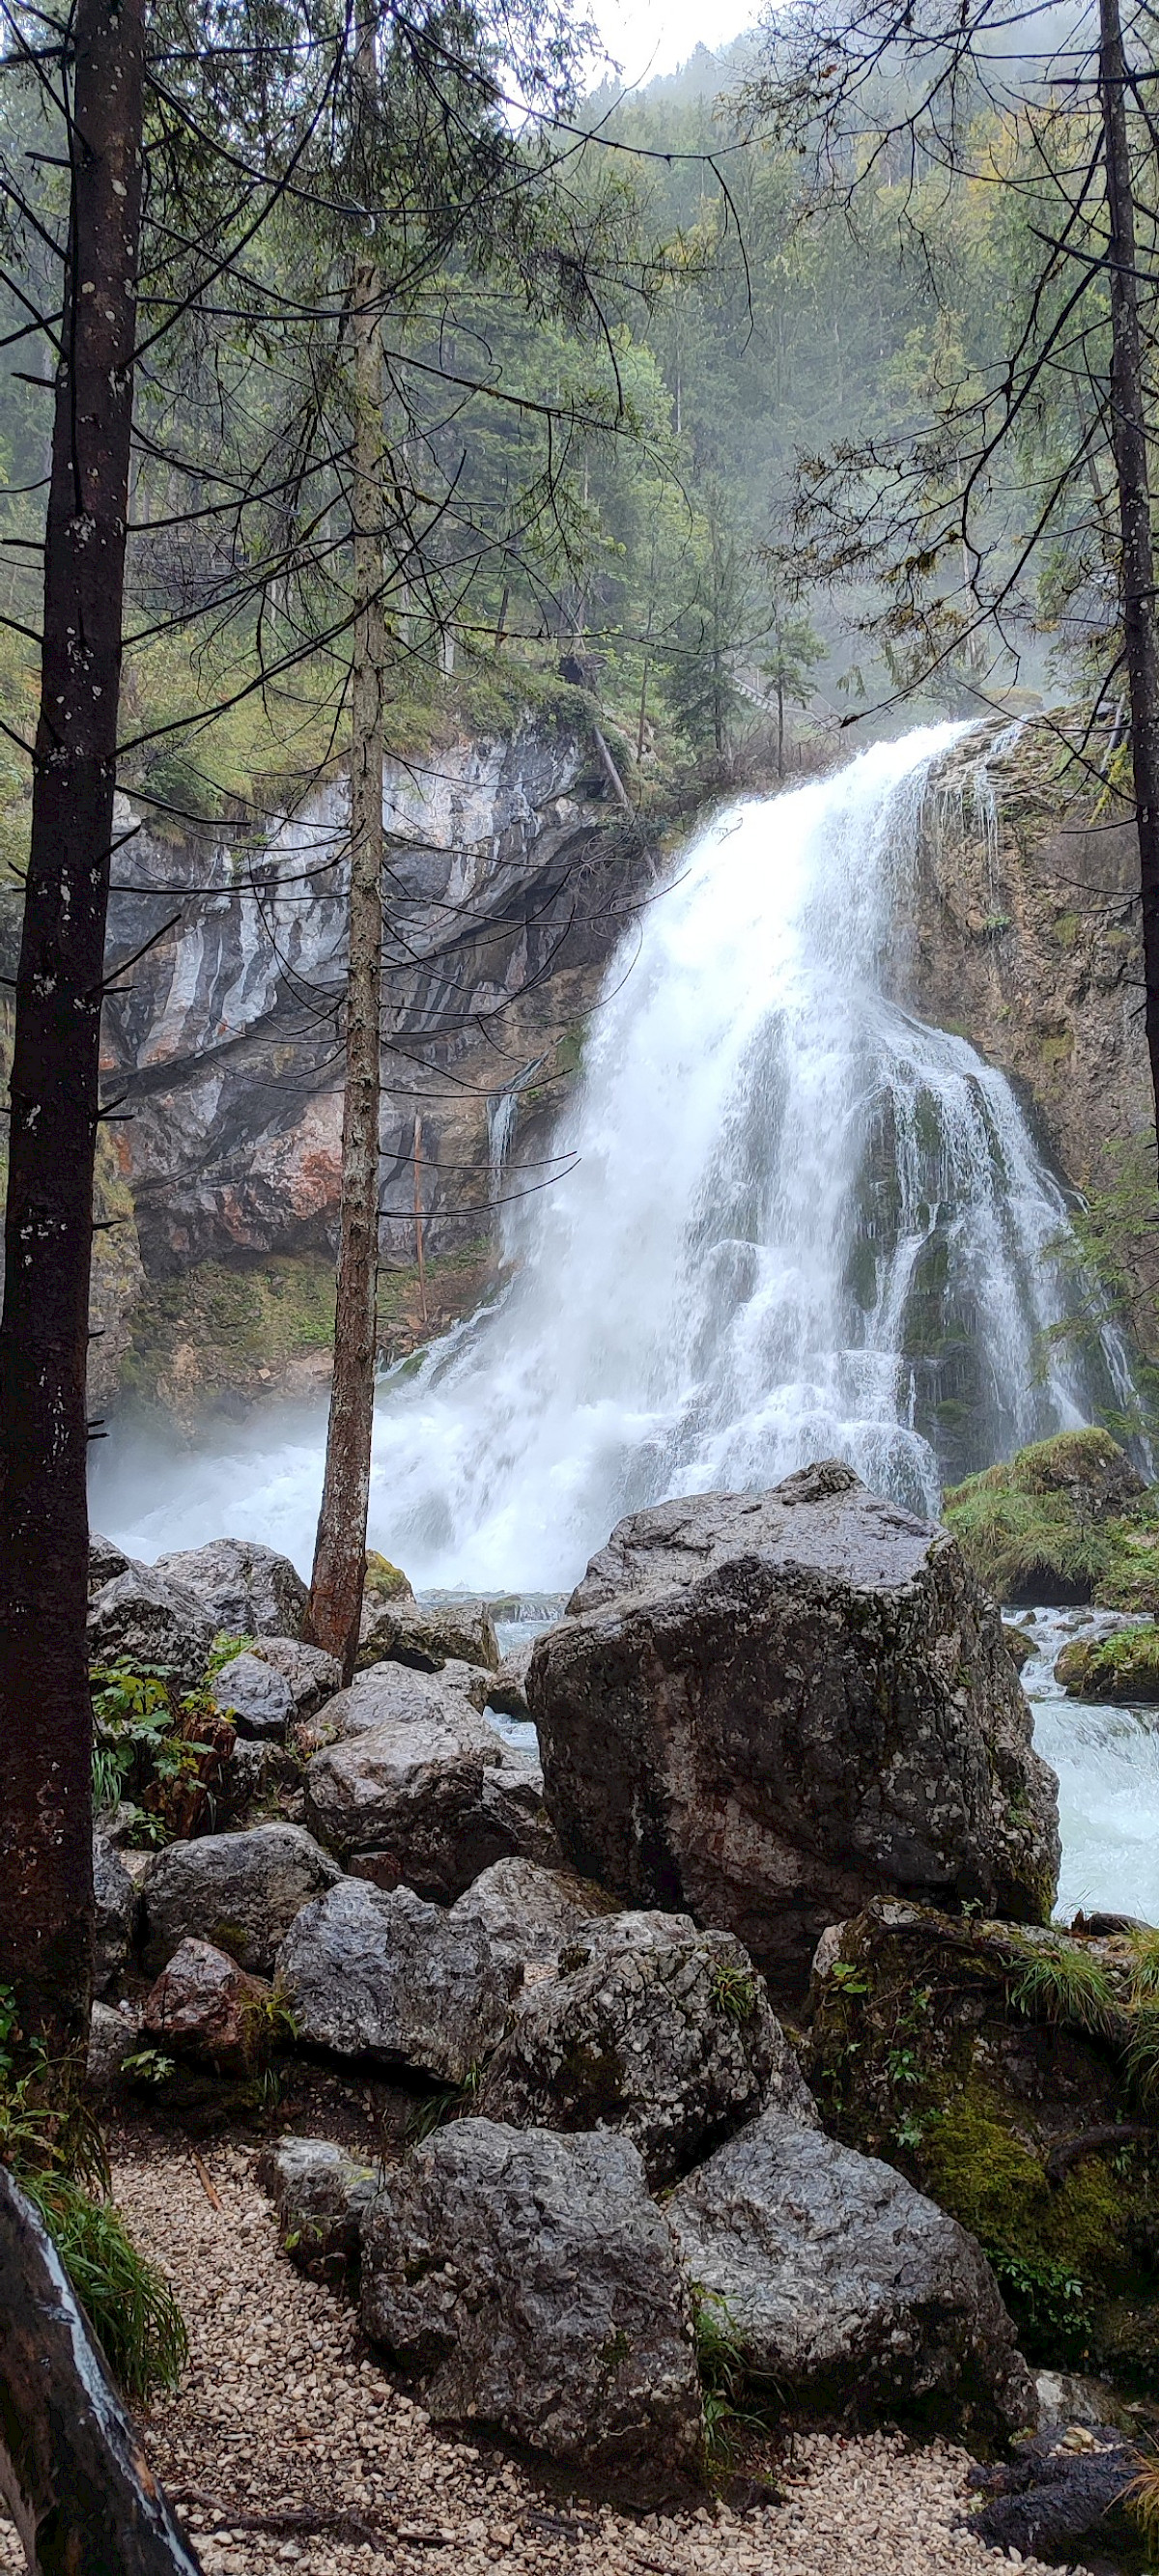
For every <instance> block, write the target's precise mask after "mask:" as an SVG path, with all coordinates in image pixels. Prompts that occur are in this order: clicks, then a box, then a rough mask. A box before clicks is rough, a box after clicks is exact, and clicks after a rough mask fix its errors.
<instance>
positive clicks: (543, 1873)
mask: <svg viewBox="0 0 1159 2576" xmlns="http://www.w3.org/2000/svg"><path fill="white" fill-rule="evenodd" d="M614 1911H615V1900H614V1898H612V1897H609V1896H605V1894H604V1892H603V1889H602V1888H599V1887H596V1886H594V1885H593V1884H592V1882H591V1881H590V1880H588V1879H583V1878H577V1877H576V1876H575V1874H574V1872H572V1871H570V1870H558V1869H542V1868H541V1867H540V1866H539V1863H538V1862H537V1861H531V1860H523V1859H521V1858H519V1857H518V1856H515V1857H513V1858H511V1859H509V1860H497V1861H494V1862H492V1865H491V1867H490V1869H485V1870H482V1871H481V1872H480V1874H479V1876H478V1878H477V1879H476V1880H475V1881H474V1883H473V1885H472V1886H470V1887H469V1888H467V1890H466V1892H465V1894H464V1895H462V1896H460V1897H457V1898H456V1900H455V1903H454V1904H453V1906H452V1907H451V1913H452V1916H453V1917H454V1919H455V1920H456V1921H457V1922H471V1923H477V1924H478V1925H479V1927H480V1929H481V1930H482V1931H483V1932H485V1933H486V1936H487V1939H488V1940H489V1942H490V1944H491V1947H492V1949H493V1951H494V1953H495V1956H496V1958H499V1959H502V1960H504V1961H505V1962H507V1963H508V1964H509V1965H510V1966H511V1967H513V1968H521V1969H522V1970H523V1973H524V1976H525V1977H526V1975H527V1973H528V1971H529V1970H531V1971H533V1972H534V1971H537V1970H538V1971H543V1970H545V1969H552V1970H553V1969H554V1968H555V1966H556V1963H557V1961H558V1958H559V1954H560V1951H561V1950H563V1949H566V1947H567V1945H568V1943H569V1942H571V1941H575V1940H577V1939H578V1938H579V1936H580V1934H581V1933H582V1932H583V1931H584V1930H586V1927H587V1925H588V1924H589V1923H590V1921H591V1919H592V1916H593V1915H596V1914H608V1913H612V1912H614Z"/></svg>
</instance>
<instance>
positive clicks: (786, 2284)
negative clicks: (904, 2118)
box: [667, 2111, 1038, 2441]
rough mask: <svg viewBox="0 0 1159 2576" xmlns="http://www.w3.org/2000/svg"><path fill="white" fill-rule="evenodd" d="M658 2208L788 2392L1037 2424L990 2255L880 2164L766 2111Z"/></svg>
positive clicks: (927, 2415)
mask: <svg viewBox="0 0 1159 2576" xmlns="http://www.w3.org/2000/svg"><path fill="white" fill-rule="evenodd" d="M667 2207H668V2216H669V2219H670V2221H671V2224H672V2227H673V2229H674V2231H675V2234H676V2238H677V2242H678V2244H679V2246H680V2250H681V2254H682V2256H683V2260H684V2264H685V2267H686V2270H687V2272H688V2275H689V2278H690V2279H692V2280H695V2281H696V2282H697V2283H698V2284H700V2285H701V2288H702V2291H707V2292H708V2293H709V2294H710V2296H711V2297H713V2298H715V2299H716V2300H718V2301H720V2300H722V2301H723V2302H724V2303H725V2306H726V2308H727V2312H728V2316H729V2319H730V2322H731V2324H732V2327H733V2328H734V2330H735V2332H736V2336H737V2340H738V2342H739V2343H740V2344H741V2346H742V2348H743V2351H744V2355H745V2360H746V2364H747V2367H748V2368H749V2370H750V2371H751V2372H752V2373H753V2374H754V2375H755V2376H756V2377H758V2378H761V2379H770V2380H772V2381H774V2382H775V2384H776V2385H777V2386H778V2387H779V2388H780V2389H781V2390H783V2391H784V2392H785V2394H786V2395H788V2396H790V2397H791V2398H793V2399H794V2400H796V2401H797V2402H800V2403H806V2404H807V2403H810V2402H812V2403H821V2404H823V2405H825V2406H832V2407H835V2408H837V2409H838V2410H839V2411H841V2412H845V2413H849V2414H852V2415H855V2416H858V2417H860V2418H862V2419H863V2420H864V2419H865V2418H872V2417H873V2416H874V2415H879V2414H882V2413H885V2414H890V2413H892V2412H894V2411H895V2410H897V2409H901V2410H903V2411H910V2412H912V2413H915V2414H917V2415H918V2416H919V2417H924V2419H925V2420H926V2422H927V2423H931V2424H937V2425H940V2426H941V2427H944V2428H945V2429H948V2430H951V2431H953V2432H955V2433H958V2434H962V2433H966V2434H969V2435H972V2436H973V2437H975V2438H977V2439H981V2440H989V2441H993V2440H998V2441H1007V2440H1009V2438H1010V2436H1011V2435H1012V2434H1014V2433H1017V2432H1019V2431H1021V2430H1024V2429H1025V2428H1026V2427H1027V2426H1029V2425H1032V2424H1034V2423H1036V2422H1037V2418H1038V2399H1037V2396H1036V2393H1035V2388H1034V2382H1033V2380H1032V2379H1031V2376H1030V2372H1029V2371H1028V2369H1027V2367H1026V2364H1025V2362H1024V2361H1023V2359H1022V2356H1021V2354H1020V2353H1019V2351H1018V2349H1017V2346H1016V2344H1015V2340H1014V2328H1013V2326H1012V2325H1011V2322H1010V2319H1009V2317H1008V2316H1007V2314H1006V2310H1005V2308H1004V2307H1003V2305H1002V2301H1001V2298H1000V2297H999V2294H998V2285H997V2282H996V2281H995V2279H994V2275H993V2273H992V2272H991V2270H990V2266H989V2264H988V2263H987V2262H986V2261H985V2258H984V2257H983V2255H982V2254H981V2253H980V2252H979V2249H978V2247H977V2245H976V2244H975V2243H974V2241H973V2239H972V2238H971V2237H969V2236H967V2235H966V2233H965V2231H964V2229H962V2228H961V2227H959V2226H957V2225H956V2224H955V2222H954V2220H953V2219H952V2218H947V2217H946V2216H945V2215H944V2213H943V2212H942V2211H941V2210H940V2209H935V2207H934V2204H933V2202H932V2201H930V2200H926V2199H924V2198H923V2196H922V2194H921V2193H920V2192H916V2191H914V2189H913V2188H912V2186H911V2185H910V2184H909V2183H907V2182H905V2181H904V2180H903V2178H902V2176H901V2175H900V2174H897V2173H894V2172H892V2171H891V2170H890V2167H889V2166H888V2165H884V2164H878V2163H877V2162H876V2160H875V2159H874V2158H873V2157H870V2156H859V2155H854V2154H852V2153H851V2152H850V2150H849V2149H848V2148H846V2147H842V2146H839V2145H838V2144H837V2143H836V2141H835V2140H834V2139H832V2138H826V2137H823V2136H822V2135H821V2132H820V2131H819V2130H818V2129H806V2128H802V2127H800V2126H799V2124H798V2123H797V2122H796V2121H795V2120H793V2119H792V2118H791V2117H787V2116H786V2115H785V2113H784V2112H781V2111H766V2112H765V2113H763V2114H762V2117H761V2118H760V2119H759V2120H755V2121H753V2123H752V2124H751V2126H750V2127H748V2128H746V2129H742V2130H741V2132H740V2134H739V2135H738V2136H737V2137H735V2138H732V2139H730V2140H729V2142H728V2144H727V2145H725V2146H723V2147H720V2148H718V2149H717V2152H716V2154H715V2155H714V2156H711V2157H710V2158H709V2160H708V2163H707V2164H705V2165H702V2166H701V2168H700V2170H699V2172H698V2173H694V2174H692V2175H690V2176H689V2178H688V2180H687V2181H686V2182H683V2183H681V2184H680V2185H679V2186H678V2188H677V2190H676V2191H675V2192H674V2193H673V2195H672V2197H671V2199H670V2201H669V2202H668V2204H667Z"/></svg>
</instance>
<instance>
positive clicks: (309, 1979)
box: [276, 1878, 517, 2084]
mask: <svg viewBox="0 0 1159 2576" xmlns="http://www.w3.org/2000/svg"><path fill="white" fill-rule="evenodd" d="M276 1964H277V1978H278V1983H279V1985H280V1987H281V1988H282V1990H283V1991H284V1993H285V1995H286V1998H287V2001H288V2003H289V2006H290V2010H291V2012H292V2014H293V2017H294V2024H295V2028H296V2030H297V2033H298V2037H299V2039H301V2040H302V2041H304V2042H305V2044H306V2046H307V2047H311V2048H326V2049H330V2050H332V2051H333V2053H334V2055H335V2056H337V2057H368V2058H374V2059H376V2060H377V2061H378V2063H379V2064H380V2065H388V2066H407V2067H412V2068H414V2069H415V2070H416V2072H418V2073H419V2074H423V2075H430V2076H433V2078H434V2079H435V2081H436V2082H437V2083H440V2084H461V2083H462V2082H463V2080H464V2078H465V2076H466V2075H467V2074H468V2073H469V2072H470V2069H471V2068H472V2067H473V2066H476V2065H478V2063H479V2061H480V2059H481V2058H483V2057H485V2056H486V2055H487V2053H488V2051H489V2050H490V2049H492V2048H493V2047H494V2045H495V2042H496V2040H497V2039H498V2037H499V2034H500V2031H501V2030H502V2028H503V2024H504V2021H505V2019H506V2015H507V2009H508V2005H509V2002H510V1998H511V1995H512V1992H513V1990H514V1986H515V1984H516V1983H517V1978H515V1977H513V1976H512V1975H511V1973H510V1972H509V1971H507V1970H505V1969H504V1968H503V1967H502V1966H501V1965H500V1963H499V1962H498V1961H497V1960H496V1958H495V1956H494V1954H493V1952H492V1950H491V1945H490V1943H489V1942H488V1940H487V1939H486V1936H485V1934H484V1933H483V1932H482V1931H481V1930H480V1928H479V1926H478V1925H477V1924H474V1923H464V1922H462V1921H455V1920H454V1918H453V1917H452V1916H451V1915H450V1914H446V1913H444V1912H443V1911H442V1909H441V1908H440V1907H439V1906H437V1905H424V1904H423V1903H422V1902H421V1900H420V1898H419V1897H417V1896H415V1895H414V1894H413V1893H412V1891H411V1889H410V1888H409V1887H399V1888H395V1889H394V1890H393V1891H392V1892H391V1893H389V1894H387V1893H384V1892H383V1891H382V1890H380V1889H379V1888H376V1887H370V1886H368V1885H367V1884H366V1882H365V1881H364V1880H362V1879H355V1878H344V1879H341V1880H340V1881H339V1883H338V1885H337V1886H336V1887H334V1888H332V1889H331V1891H330V1893H329V1895H327V1896H320V1897H317V1898H316V1899H315V1900H314V1901H313V1902H312V1903H311V1904H309V1905H305V1906H303V1908H302V1911H301V1913H300V1914H299V1915H298V1916H297V1918H296V1920H295V1922H294V1923H293V1924H292V1926H291V1928H290V1931H289V1932H288V1933H287V1936H286V1938H285V1940H284V1941H283V1943H282V1946H281V1949H280V1950H279V1952H278V1957H277V1963H276Z"/></svg>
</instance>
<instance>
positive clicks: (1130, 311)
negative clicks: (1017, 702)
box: [1099, 0, 1159, 1130]
mask: <svg viewBox="0 0 1159 2576" xmlns="http://www.w3.org/2000/svg"><path fill="white" fill-rule="evenodd" d="M1126 88H1127V75H1126V60H1125V56H1124V52H1123V33H1122V23H1121V19H1120V15H1119V0H1100V7H1099V94H1100V102H1101V107H1102V119H1103V167H1104V175H1105V181H1106V192H1107V213H1108V218H1109V224H1108V230H1109V240H1108V246H1107V257H1108V271H1109V276H1108V284H1109V290H1110V299H1111V344H1112V358H1111V440H1112V447H1113V450H1114V458H1115V475H1116V480H1117V483H1118V492H1119V525H1120V531H1121V535H1122V549H1123V556H1122V573H1121V582H1122V603H1123V649H1124V655H1125V659H1126V665H1127V685H1128V693H1129V697H1130V704H1131V760H1132V767H1133V772H1134V789H1135V815H1136V822H1137V826H1138V834H1139V882H1140V890H1141V894H1142V924H1143V982H1144V994H1145V1012H1144V1021H1145V1027H1146V1034H1147V1052H1148V1056H1149V1059H1150V1066H1151V1085H1152V1090H1153V1092H1154V1096H1155V1102H1156V1126H1157V1130H1159V649H1157V641H1156V627H1155V600H1154V584H1155V555H1154V547H1153V544H1152V537H1151V492H1150V477H1149V474H1148V467H1147V413H1146V401H1145V395H1144V366H1143V333H1142V329H1141V326H1140V320H1139V298H1138V288H1137V283H1136V276H1135V200H1134V188H1133V182H1132V177H1131V153H1130V143H1129V138H1128V132H1127V97H1126Z"/></svg>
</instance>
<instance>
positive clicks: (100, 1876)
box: [93, 1834, 141, 1996]
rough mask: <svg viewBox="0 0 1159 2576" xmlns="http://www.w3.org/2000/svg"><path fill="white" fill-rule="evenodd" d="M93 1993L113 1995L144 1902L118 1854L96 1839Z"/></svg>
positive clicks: (131, 1943) (127, 1956)
mask: <svg viewBox="0 0 1159 2576" xmlns="http://www.w3.org/2000/svg"><path fill="white" fill-rule="evenodd" d="M93 1896H94V1900H95V1909H96V1911H95V1922H94V1930H93V1992H94V1994H96V1995H99V1996H105V1995H110V1994H114V1993H115V1992H116V1989H117V1987H118V1985H119V1984H120V1982H121V1979H122V1977H123V1976H124V1973H125V1970H126V1968H127V1967H128V1964H129V1954H130V1951H131V1949H132V1946H133V1940H134V1936H135V1933H136V1929H137V1917H138V1914H139V1912H140V1905H141V1899H140V1895H139V1893H138V1890H137V1887H136V1885H135V1883H134V1880H133V1878H132V1877H131V1875H130V1873H129V1871H128V1870H127V1869H126V1867H125V1864H124V1862H123V1860H122V1858H121V1855H120V1853H119V1852H118V1851H115V1850H114V1848H113V1845H112V1844H111V1843H110V1842H108V1841H107V1840H106V1838H105V1836H104V1835H103V1834H94V1835H93Z"/></svg>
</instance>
